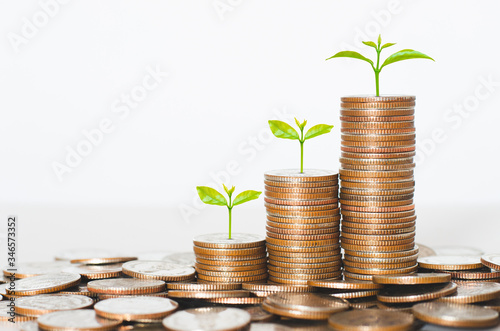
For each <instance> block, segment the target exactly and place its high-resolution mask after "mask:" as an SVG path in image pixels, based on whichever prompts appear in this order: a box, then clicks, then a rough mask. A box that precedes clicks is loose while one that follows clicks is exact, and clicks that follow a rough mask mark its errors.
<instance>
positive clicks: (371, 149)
mask: <svg viewBox="0 0 500 331" xmlns="http://www.w3.org/2000/svg"><path fill="white" fill-rule="evenodd" d="M416 149H417V148H416V146H415V145H413V146H407V147H346V146H340V150H341V151H343V152H352V153H377V154H378V153H403V152H410V151H415V150H416ZM401 171H403V170H401Z"/></svg>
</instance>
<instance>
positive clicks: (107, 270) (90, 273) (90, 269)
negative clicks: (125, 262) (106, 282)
mask: <svg viewBox="0 0 500 331" xmlns="http://www.w3.org/2000/svg"><path fill="white" fill-rule="evenodd" d="M63 271H64V272H71V273H75V274H80V275H81V276H83V277H88V278H98V277H99V275H103V277H100V278H109V277H105V275H106V274H116V273H120V272H121V271H122V263H113V264H97V265H85V264H83V265H79V266H70V267H67V268H66V269H64V270H63ZM114 277H116V276H114Z"/></svg>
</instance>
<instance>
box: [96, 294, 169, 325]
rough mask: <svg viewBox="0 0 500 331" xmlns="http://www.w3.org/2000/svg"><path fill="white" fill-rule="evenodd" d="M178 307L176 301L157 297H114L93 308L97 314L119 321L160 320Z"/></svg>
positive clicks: (100, 302)
mask: <svg viewBox="0 0 500 331" xmlns="http://www.w3.org/2000/svg"><path fill="white" fill-rule="evenodd" d="M178 307H179V305H178V303H177V302H175V301H173V300H170V299H167V298H158V297H151V296H149V297H141V296H138V297H130V298H114V299H107V300H102V301H99V302H98V303H96V304H95V306H94V310H95V312H96V314H97V315H98V316H101V317H104V318H107V319H115V320H121V321H135V322H141V321H144V322H160V321H161V319H162V318H164V317H166V316H168V315H170V314H172V313H173V312H174V311H176V310H177V308H178Z"/></svg>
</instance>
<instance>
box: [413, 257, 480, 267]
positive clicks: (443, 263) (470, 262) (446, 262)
mask: <svg viewBox="0 0 500 331" xmlns="http://www.w3.org/2000/svg"><path fill="white" fill-rule="evenodd" d="M418 264H419V265H420V267H421V268H426V269H433V270H470V269H478V268H481V267H482V266H483V265H482V263H481V260H480V258H479V257H477V256H458V255H457V256H452V255H450V256H444V255H443V256H438V255H436V256H427V257H421V258H419V259H418Z"/></svg>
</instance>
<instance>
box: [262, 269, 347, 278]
mask: <svg viewBox="0 0 500 331" xmlns="http://www.w3.org/2000/svg"><path fill="white" fill-rule="evenodd" d="M340 275H341V271H340V270H339V271H330V272H325V273H322V274H306V273H287V272H276V271H271V270H269V276H272V277H277V278H283V279H300V280H310V279H325V278H334V277H338V276H340Z"/></svg>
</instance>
